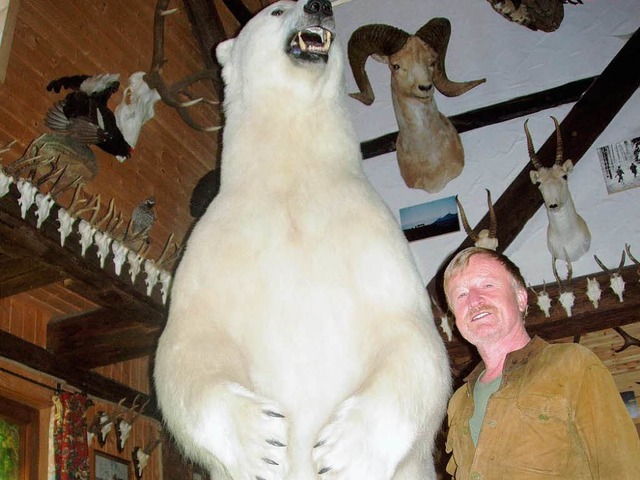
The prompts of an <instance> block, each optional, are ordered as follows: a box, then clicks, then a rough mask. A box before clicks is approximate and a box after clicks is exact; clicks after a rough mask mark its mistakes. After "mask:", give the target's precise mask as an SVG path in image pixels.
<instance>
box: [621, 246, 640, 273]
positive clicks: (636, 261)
mask: <svg viewBox="0 0 640 480" xmlns="http://www.w3.org/2000/svg"><path fill="white" fill-rule="evenodd" d="M624 249H625V251H626V252H627V255H628V256H629V258H630V259H631V261H632V262H633V263H635V264H636V265H638V267H640V261H638V260H637V259H636V257H634V256H633V255H632V254H631V245H629V244H628V243H627V244H625V246H624ZM637 273H638V281H640V268H638V272H637Z"/></svg>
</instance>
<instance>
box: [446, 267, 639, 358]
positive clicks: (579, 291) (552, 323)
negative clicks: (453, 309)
mask: <svg viewBox="0 0 640 480" xmlns="http://www.w3.org/2000/svg"><path fill="white" fill-rule="evenodd" d="M621 274H622V278H623V279H624V280H625V283H626V287H625V291H624V296H623V300H624V301H623V302H620V301H619V299H618V297H617V296H616V295H615V294H614V293H613V292H612V291H611V289H610V287H609V284H610V275H609V274H608V273H604V272H597V273H593V274H590V275H584V276H581V277H578V278H575V279H573V281H572V284H571V289H572V291H573V292H574V295H575V297H576V300H575V304H574V306H573V309H572V315H571V317H569V316H567V314H566V312H565V310H564V309H563V308H562V306H561V305H560V303H559V302H558V298H559V296H560V288H559V287H558V285H557V284H551V285H546V286H545V289H546V291H547V293H548V294H549V296H550V297H551V299H552V306H551V310H550V316H549V317H546V316H545V315H544V313H543V312H542V311H541V310H540V308H539V307H538V305H537V296H536V294H534V293H533V292H532V291H531V290H529V308H528V314H527V317H526V321H525V324H526V326H527V331H528V332H529V334H531V335H539V336H540V337H542V338H544V339H545V340H557V339H559V338H568V337H573V336H575V335H584V334H587V333H590V332H596V331H600V330H604V329H607V328H614V327H620V326H623V325H628V324H631V323H636V322H638V321H640V281H639V280H640V275H639V274H638V266H636V265H631V266H628V267H624V268H623V269H622V270H621ZM587 278H592V279H596V280H597V281H598V283H599V284H600V288H601V290H602V298H601V300H600V303H599V305H598V308H597V309H596V308H595V307H594V306H593V304H592V303H591V301H590V300H589V299H588V297H587V295H586V290H587ZM533 289H534V290H535V291H536V292H538V293H540V292H541V291H542V289H543V286H542V285H538V286H537V287H533ZM445 342H446V344H447V349H448V351H449V355H450V357H451V358H452V362H453V363H454V366H455V367H456V368H457V369H460V370H462V369H463V367H464V366H465V364H466V363H467V361H468V360H469V359H470V358H473V357H474V355H475V352H474V348H473V347H472V346H471V345H469V344H468V343H466V342H465V341H464V340H463V339H462V338H461V337H460V336H459V334H458V333H457V332H456V334H455V335H454V337H453V339H452V340H451V341H446V340H445Z"/></svg>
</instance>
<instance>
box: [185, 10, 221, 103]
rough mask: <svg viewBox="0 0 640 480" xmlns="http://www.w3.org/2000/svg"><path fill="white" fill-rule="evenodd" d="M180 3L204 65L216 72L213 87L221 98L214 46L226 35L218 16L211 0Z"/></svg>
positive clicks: (218, 66) (218, 68) (219, 71)
mask: <svg viewBox="0 0 640 480" xmlns="http://www.w3.org/2000/svg"><path fill="white" fill-rule="evenodd" d="M182 3H183V5H184V7H185V10H186V12H187V16H188V17H189V22H190V23H191V31H192V34H193V37H194V38H195V40H196V42H197V43H198V47H199V49H200V55H201V57H202V61H203V63H204V66H205V68H207V69H209V70H212V71H214V72H216V73H217V77H216V80H214V81H213V88H214V90H215V91H216V94H217V97H218V98H222V93H223V83H222V77H221V75H220V74H221V69H220V65H219V64H218V62H217V60H216V54H215V47H216V45H218V43H220V42H222V41H223V40H226V38H227V37H226V35H225V33H224V29H223V28H222V21H221V20H220V16H219V15H218V12H217V11H216V9H215V7H214V5H213V0H182Z"/></svg>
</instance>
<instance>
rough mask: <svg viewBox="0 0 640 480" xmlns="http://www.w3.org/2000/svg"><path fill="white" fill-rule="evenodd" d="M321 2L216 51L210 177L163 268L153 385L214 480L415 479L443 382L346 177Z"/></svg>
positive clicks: (372, 203) (432, 330)
mask: <svg viewBox="0 0 640 480" xmlns="http://www.w3.org/2000/svg"><path fill="white" fill-rule="evenodd" d="M335 38H336V37H335V26H334V19H333V12H332V6H331V3H330V2H329V1H328V0H300V1H299V2H297V3H296V2H293V1H282V2H278V3H274V4H272V5H270V6H268V7H266V8H265V9H264V10H262V11H261V12H260V13H259V14H257V15H256V16H255V17H254V18H253V19H252V20H251V21H250V22H249V23H248V24H247V25H246V26H245V27H244V29H243V30H242V31H241V32H240V34H239V35H238V36H237V37H236V38H235V39H231V40H227V41H225V42H223V43H221V44H220V45H219V46H218V47H217V49H216V55H217V57H218V60H219V62H220V64H221V65H222V66H223V70H222V76H223V79H224V82H225V102H224V109H225V115H226V125H225V129H224V133H223V149H222V181H221V187H220V191H219V193H218V195H217V196H216V198H215V199H214V201H213V202H212V203H211V205H210V206H209V207H208V209H207V211H206V213H205V214H204V215H203V216H202V217H201V219H200V220H199V222H198V224H197V225H196V226H195V228H194V229H193V232H192V234H191V236H190V238H189V241H188V243H187V247H186V250H185V253H184V256H183V258H182V261H181V262H180V265H179V267H178V269H177V271H176V274H175V277H174V284H173V288H172V294H171V305H170V309H169V318H168V321H167V325H166V327H165V330H164V332H163V333H162V336H161V338H160V341H159V345H158V350H157V356H156V365H155V382H156V390H157V396H158V402H159V406H160V408H161V410H162V413H163V416H164V419H165V422H166V426H167V428H168V429H169V430H170V431H171V432H172V434H173V435H174V437H175V439H176V441H177V443H178V444H180V445H181V446H182V448H183V449H184V451H185V453H186V455H188V456H190V457H191V458H193V459H194V460H195V461H197V462H199V463H201V464H203V465H204V466H206V467H207V468H208V469H209V470H210V471H211V475H212V478H213V479H219V478H225V479H226V478H231V479H234V480H283V479H286V480H312V479H322V480H329V479H331V480H333V479H338V480H388V479H394V480H418V479H420V480H424V479H433V478H435V473H434V467H433V461H432V458H431V457H432V448H433V444H434V436H435V433H436V431H437V430H438V429H439V427H440V424H441V421H442V418H443V416H444V412H445V408H446V401H447V398H448V394H449V391H450V378H449V365H448V359H447V355H446V351H445V348H444V345H443V343H442V340H441V337H440V335H439V333H438V331H437V329H436V327H435V324H434V322H433V316H432V313H431V306H430V303H429V299H428V296H427V294H426V291H425V288H424V286H423V284H422V282H421V280H420V277H419V274H418V271H417V269H416V267H415V264H414V262H413V258H412V256H411V253H410V251H409V248H408V245H407V242H406V240H405V238H404V236H403V234H402V232H401V230H400V228H399V226H398V224H397V221H396V219H395V217H394V216H393V215H392V214H391V212H390V211H389V210H388V208H387V207H386V206H385V204H384V203H383V201H382V199H381V198H380V197H379V196H378V194H377V193H376V192H375V191H374V190H373V188H372V187H371V185H370V184H369V182H368V181H367V179H366V177H365V176H364V173H363V171H362V167H361V163H362V158H361V154H360V147H359V143H358V141H357V139H356V136H355V133H354V130H353V128H352V126H351V124H350V121H349V116H348V113H347V110H346V106H345V104H346V99H347V97H346V94H345V88H344V85H343V83H344V79H343V75H344V69H343V62H344V56H343V51H342V49H341V48H340V45H339V44H338V43H337V42H336V40H335Z"/></svg>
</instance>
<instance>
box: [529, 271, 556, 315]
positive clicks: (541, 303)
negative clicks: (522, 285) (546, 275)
mask: <svg viewBox="0 0 640 480" xmlns="http://www.w3.org/2000/svg"><path fill="white" fill-rule="evenodd" d="M529 288H531V291H532V292H533V293H534V294H535V295H536V297H537V299H538V300H537V303H538V308H539V309H540V311H542V313H544V316H545V317H547V318H549V317H550V316H551V303H552V301H551V296H550V295H549V293H547V285H546V284H545V282H544V280H542V291H541V292H536V291H535V290H534V288H533V287H529Z"/></svg>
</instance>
